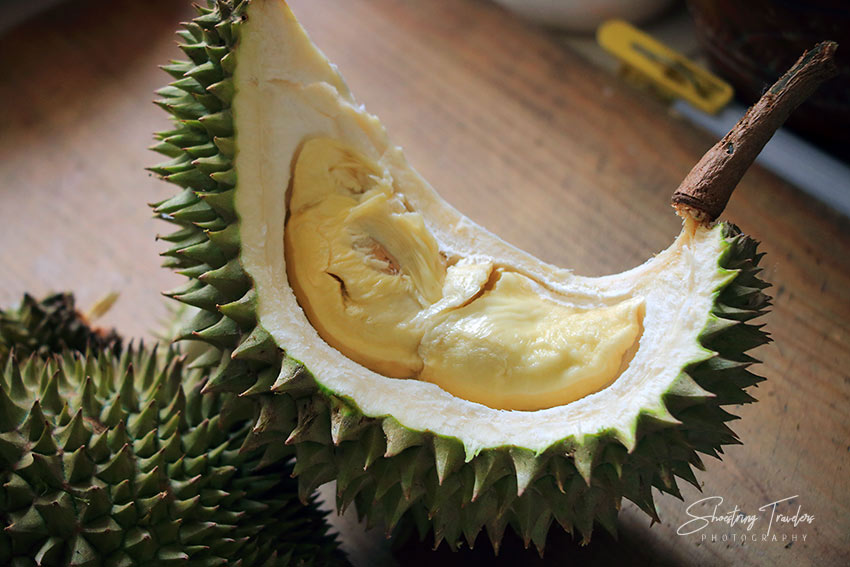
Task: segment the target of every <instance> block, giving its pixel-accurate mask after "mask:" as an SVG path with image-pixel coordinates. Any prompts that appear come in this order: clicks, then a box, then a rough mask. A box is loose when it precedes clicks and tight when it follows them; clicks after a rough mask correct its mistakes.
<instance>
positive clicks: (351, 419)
mask: <svg viewBox="0 0 850 567" xmlns="http://www.w3.org/2000/svg"><path fill="white" fill-rule="evenodd" d="M245 5H246V3H245V2H242V3H239V4H238V6H239V8H238V9H234V13H235V12H238V10H240V9H244V7H245ZM212 14H218V17H219V21H220V22H226V21H230V20H228V19H227V18H225V17H224V14H223V13H221V12H215V11H213V12H212ZM208 16H209V15H208ZM212 19H214V18H212ZM216 25H225V24H221V23H219V24H216ZM237 41H238V30H231V34H230V39H229V40H228V41H226V42H224V43H223V44H224V45H226V46H227V47H228V49H230V50H231V51H230V52H229V54H228V56H226V57H225V58H226V59H227V62H228V65H226V66H225V65H221V71H222V72H221V73H220V74H216V76H215V79H216V80H217V81H222V80H225V81H227V80H229V79H232V72H233V68H234V66H235V59H234V58H233V49H234V48H235V45H236V43H237ZM187 54H188V55H189V56H190V57H191V58H193V60H192V63H191V64H190V63H182V64H174V65H173V66H171V67H169V68H168V69H167V70H168V71H169V72H171V73H172V75H173V76H175V77H176V78H177V79H178V82H180V81H183V80H185V79H186V78H187V77H191V78H197V73H195V74H194V75H193V74H192V73H190V70H191V69H193V68H194V67H195V66H196V65H206V64H207V63H210V62H211V60H210V59H204V57H203V55H202V54H201V52H200V51H198V50H193V51H192V52H191V53H189V52H188V51H187ZM213 66H215V63H214V62H213ZM206 68H207V69H209V66H207V67H206ZM216 73H218V71H216ZM219 75H220V77H219ZM212 84H214V83H213V82H212V79H210V81H209V84H205V85H204V86H205V88H207V89H209V87H210V86H211V85H212ZM227 92H230V91H229V90H228V91H227ZM181 96H182V97H183V99H185V100H184V102H188V99H186V96H191V93H190V94H187V95H181ZM229 104H230V99H228V101H227V102H224V101H223V105H222V109H223V110H222V111H217V112H211V113H210V114H207V116H212V117H213V118H211V119H209V120H212V121H214V122H215V123H216V124H217V128H218V129H219V130H220V131H221V132H223V133H225V135H226V138H224V139H226V140H227V141H226V142H223V141H222V140H218V139H216V138H213V137H211V136H210V135H209V132H207V133H206V134H205V132H204V131H202V130H203V127H202V126H201V125H202V124H203V123H204V120H202V117H203V115H204V113H203V111H202V110H201V109H200V108H199V107H197V106H194V107H193V108H195V109H196V110H197V112H198V113H199V114H198V115H197V116H195V115H193V116H191V117H189V118H182V117H181V113H184V112H186V111H185V110H184V109H181V110H180V111H179V112H178V111H177V110H175V109H171V108H170V107H169V106H168V105H163V107H164V108H166V109H168V110H169V111H170V112H171V113H172V115H174V116H175V117H176V118H177V120H178V125H180V124H182V126H180V128H178V130H176V131H173V132H168V133H163V134H161V135H160V139H161V141H162V142H166V143H168V144H169V145H168V146H166V147H164V148H163V149H162V150H160V151H162V153H165V154H166V155H168V156H169V157H172V158H174V157H175V156H174V154H175V152H174V148H173V147H174V146H179V145H180V144H178V143H176V141H177V140H184V139H185V140H190V142H186V143H185V144H184V145H186V146H187V148H185V149H184V154H183V155H182V156H177V157H176V158H175V159H173V160H172V162H170V163H171V164H172V165H170V166H161V167H160V169H161V170H162V171H164V172H165V173H163V175H166V174H168V175H169V176H168V177H166V179H167V180H169V181H173V182H176V183H178V185H181V186H183V187H188V188H187V189H184V190H183V192H182V193H180V194H179V195H178V196H177V197H175V198H173V199H171V200H169V201H167V202H166V203H164V204H160V205H159V208H158V209H157V210H158V211H160V213H161V214H162V216H163V218H165V219H166V220H169V221H171V222H176V223H177V224H179V225H180V226H181V230H182V231H186V229H187V228H192V227H194V229H193V230H194V232H183V233H182V234H185V235H186V236H185V237H182V239H177V238H175V239H174V240H173V241H174V242H175V244H174V246H173V247H172V249H171V250H169V252H167V253H166V255H167V256H169V261H168V262H167V265H171V266H172V267H175V268H177V269H179V270H182V273H185V274H187V275H188V276H189V277H190V281H189V284H188V285H187V286H186V287H185V288H184V289H182V290H178V291H177V292H176V293H172V294H170V295H171V296H172V297H174V298H175V299H177V300H179V301H183V302H184V303H188V304H192V305H196V306H199V307H201V308H202V309H204V311H202V312H201V313H200V314H199V315H198V316H197V317H196V318H195V319H194V320H193V321H192V322H191V323H190V324H189V325H188V326H187V328H186V329H185V330H184V331H183V332H182V333H181V334H180V338H185V339H195V340H201V341H205V342H206V343H208V344H209V345H212V347H213V348H214V351H213V352H212V353H211V354H209V355H206V356H204V357H203V363H204V364H208V365H209V366H210V367H214V370H213V371H212V377H211V379H210V381H209V383H208V385H207V390H208V391H228V392H234V393H238V394H240V395H242V396H244V397H247V396H254V397H256V399H257V400H258V401H259V403H260V405H261V408H262V409H261V412H260V417H259V418H258V420H257V422H256V424H255V426H254V428H253V430H252V434H251V437H250V439H249V440H248V444H249V446H251V447H263V448H265V455H264V457H263V461H264V462H274V461H275V460H276V459H277V458H279V455H280V454H283V453H285V450H286V448H287V447H291V446H294V447H295V451H296V455H297V465H296V468H295V473H296V474H297V475H298V479H299V494H300V495H301V497H302V498H306V497H308V495H309V494H311V493H312V492H313V490H314V489H315V488H316V487H318V486H319V485H321V484H323V483H324V482H327V481H330V480H336V482H337V507H338V510H340V511H342V510H345V509H346V508H348V507H349V506H350V505H351V504H352V503H354V504H355V507H356V509H357V513H358V514H359V515H360V516H361V518H366V519H368V521H369V523H370V524H380V525H383V526H384V527H386V529H387V531H388V532H390V531H392V530H393V528H394V527H395V526H396V525H397V524H398V523H399V521H401V519H402V518H404V519H405V521H410V522H412V523H414V524H415V525H416V527H417V528H418V529H419V531H420V534H421V535H423V536H424V535H425V533H427V532H428V531H430V530H433V534H434V539H435V542H436V544H437V545H439V544H440V542H441V541H446V542H447V543H448V544H449V545H450V546H451V547H453V548H454V547H457V546H459V545H461V544H462V543H463V542H466V543H467V544H468V545H470V546H472V545H473V543H474V542H475V541H476V538H477V537H478V535H479V533H480V532H481V531H482V530H484V531H486V533H487V534H488V536H489V539H490V541H491V543H492V544H493V546H494V548H495V549H496V550H497V551H498V546H499V543H500V541H501V538H502V534H503V533H504V530H505V529H506V527H507V526H508V525H510V526H512V528H513V529H514V530H515V531H516V532H517V533H518V534H519V535H520V536H521V537H522V538H523V539H524V541H525V543H526V545H530V544H534V545H535V546H536V547H537V548H538V549H539V550H540V551H541V552H542V550H543V546H544V543H545V539H546V534H547V532H548V530H549V527H550V525H551V524H552V523H553V522H555V523H558V524H560V525H561V526H562V527H563V529H565V530H566V531H568V532H570V533H573V534H574V535H575V536H576V537H578V538H580V539H581V540H582V541H583V542H587V541H589V540H590V537H591V533H592V530H593V528H594V526H595V525H601V526H602V527H603V528H604V529H606V530H608V531H610V532H612V533H614V532H615V531H616V518H617V512H618V510H619V508H620V503H621V501H622V499H623V498H628V499H629V500H632V501H633V502H635V503H636V504H637V505H638V506H639V507H640V508H641V509H642V510H644V511H645V512H646V513H647V514H648V515H649V516H650V517H651V518H652V519H653V520H657V519H658V514H657V511H656V508H655V503H654V500H653V488H655V489H657V490H658V491H661V492H663V493H668V494H673V495H674V496H678V497H680V495H679V490H678V486H677V482H676V477H678V478H681V479H684V480H686V481H687V482H689V483H691V484H694V485H695V486H697V487H699V485H698V483H697V481H696V478H695V476H694V473H693V467H696V468H698V469H702V468H703V464H702V461H701V458H700V456H699V455H700V454H704V455H712V456H719V454H721V453H722V447H723V445H727V444H732V443H737V442H738V440H737V437H736V436H735V434H734V433H733V432H732V430H731V429H729V428H728V426H727V425H726V423H727V422H728V421H730V420H732V419H734V416H733V415H732V414H730V413H728V412H726V411H725V410H724V409H723V406H727V405H734V404H741V403H748V402H750V401H753V398H752V397H751V396H750V395H749V394H747V392H746V389H747V388H749V387H750V386H754V385H755V384H756V383H758V382H759V381H761V380H762V378H761V377H759V376H756V375H754V374H752V373H751V372H750V371H749V369H748V368H749V366H750V365H751V364H752V363H754V362H756V361H755V359H753V358H751V357H749V356H748V355H746V354H745V352H746V351H747V350H749V349H750V348H754V347H756V346H758V345H760V344H764V343H765V342H767V341H768V340H769V339H768V338H767V335H766V334H765V333H764V332H763V331H762V329H761V327H759V326H755V325H752V324H751V323H750V321H751V320H752V319H754V318H756V317H758V316H759V315H761V314H763V313H764V312H765V310H766V309H767V307H768V306H769V305H770V302H769V298H768V297H767V296H766V295H765V294H764V293H763V292H762V290H763V289H764V288H765V287H767V284H765V283H764V282H763V281H761V280H760V279H759V278H758V273H759V268H758V267H757V265H758V261H759V259H760V257H761V255H760V254H758V253H757V251H756V242H755V241H754V240H752V239H750V238H748V237H746V236H744V235H741V234H740V233H739V231H738V230H737V228H735V227H733V226H731V225H724V226H723V227H722V230H723V237H724V243H725V244H724V245H725V250H724V252H723V254H722V255H721V257H720V258H719V264H718V269H719V270H721V271H724V272H725V273H726V274H727V276H728V277H727V278H726V281H725V282H724V284H723V285H722V286H720V287H719V288H718V290H717V291H716V292H715V298H714V306H713V310H712V313H711V315H710V317H709V320H708V321H707V322H706V326H705V328H704V330H703V332H702V333H701V335H700V338H699V340H700V343H701V345H702V347H703V348H704V356H703V357H702V358H701V359H700V360H697V361H694V362H693V363H692V364H690V365H688V366H686V367H685V368H684V369H683V370H682V372H681V374H680V376H679V377H678V378H677V379H676V380H675V382H674V383H673V384H672V385H671V386H670V388H669V390H668V391H667V392H666V393H665V394H664V395H663V397H662V399H661V400H659V402H658V405H657V407H654V408H646V410H645V411H644V412H642V413H641V414H640V415H639V416H638V417H637V419H636V420H635V421H634V423H633V425H632V427H631V428H630V429H629V430H627V431H621V430H609V431H601V432H598V433H597V434H594V435H587V436H585V437H583V438H581V439H576V438H573V437H570V438H567V439H564V440H561V441H560V442H557V443H555V444H553V445H552V446H550V447H549V448H547V449H546V450H545V451H542V452H540V453H534V452H531V451H528V450H527V449H524V448H521V447H498V448H490V449H485V450H483V451H480V452H479V453H477V454H476V453H468V452H467V451H466V449H465V448H464V446H463V444H462V443H461V442H460V441H459V440H457V439H454V438H447V437H441V436H437V435H434V434H433V433H431V432H427V431H425V432H421V431H413V430H409V429H407V428H405V427H403V426H402V425H401V424H399V423H398V421H396V420H395V419H394V418H393V417H392V416H384V417H367V416H364V415H363V413H362V412H361V411H360V410H359V409H358V408H357V406H356V404H355V403H354V401H353V400H350V399H345V398H342V397H339V396H337V395H335V393H334V392H332V391H330V390H327V389H326V388H324V387H323V386H321V385H320V384H319V383H318V382H317V381H316V380H315V378H314V377H313V376H312V375H311V374H310V372H309V370H308V369H307V368H306V367H305V366H304V365H303V364H302V363H300V362H299V361H298V360H296V359H294V358H292V357H290V356H288V355H287V354H285V352H284V351H282V350H281V349H280V348H279V347H278V346H277V345H276V344H275V342H274V340H273V339H272V337H271V336H270V335H269V333H268V332H266V331H265V329H263V327H262V326H261V325H259V324H258V322H257V318H256V315H255V313H256V309H255V302H256V298H255V291H254V290H253V285H252V282H251V280H250V278H249V277H248V276H247V274H246V273H245V272H244V270H243V269H242V266H241V264H240V260H239V253H238V240H236V239H232V238H227V239H225V238H223V237H222V238H219V239H218V241H219V242H215V240H216V239H215V238H214V237H213V236H212V232H205V229H204V227H205V226H215V227H216V228H217V230H219V231H221V232H228V231H230V229H231V227H234V226H236V224H235V223H236V214H235V211H234V209H233V192H234V189H233V187H234V186H236V187H238V183H237V182H236V180H235V179H234V178H233V176H232V173H231V172H232V171H233V167H232V164H231V163H229V162H228V163H225V162H226V160H227V159H229V158H230V157H232V155H233V143H232V139H231V136H232V130H233V127H232V123H231V124H230V125H229V127H228V125H227V124H222V123H221V121H222V120H223V119H226V118H228V117H229V112H228V111H229ZM187 108H188V107H187ZM223 112H224V113H223ZM181 128H182V129H181ZM205 136H206V137H205ZM209 142H213V145H214V146H215V147H216V148H217V149H218V152H219V153H218V154H215V158H214V159H207V160H206V161H199V158H197V157H194V156H192V155H189V154H190V153H191V152H190V151H189V149H188V146H189V144H191V145H193V146H196V147H203V148H204V151H205V152H206V151H210V152H211V151H213V150H212V149H211V148H210V146H209ZM207 158H209V156H207ZM214 169H215V170H217V171H226V172H228V174H227V179H228V183H223V182H221V181H216V185H215V187H214V188H212V189H210V181H209V179H213V177H212V176H214V175H215V173H211V172H212V171H213V170H214ZM177 173H180V174H182V176H181V177H180V178H177V179H174V178H172V177H170V176H173V175H175V174H177ZM201 178H203V182H198V183H197V184H194V183H195V182H196V181H197V180H199V179H201ZM194 219H202V220H194ZM221 227H227V228H221ZM229 234H230V235H234V234H235V231H232V232H229ZM222 242H227V244H226V245H222V244H221V243H222ZM210 288H212V289H210ZM281 439H286V441H285V443H281V442H280V440H281Z"/></svg>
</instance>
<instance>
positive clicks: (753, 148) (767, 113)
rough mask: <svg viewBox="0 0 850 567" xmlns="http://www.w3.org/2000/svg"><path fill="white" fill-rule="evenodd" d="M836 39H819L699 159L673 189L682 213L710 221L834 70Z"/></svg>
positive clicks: (675, 201) (678, 207)
mask: <svg viewBox="0 0 850 567" xmlns="http://www.w3.org/2000/svg"><path fill="white" fill-rule="evenodd" d="M837 48H838V44H837V43H835V42H834V41H824V42H821V43H819V44H817V45H816V46H815V47H814V48H813V49H811V50H810V51H807V52H806V53H804V54H803V55H802V57H800V58H799V59H798V60H797V62H796V63H795V64H794V65H793V66H792V67H791V68H790V69H789V70H788V71H787V72H786V73H785V74H784V75H782V77H780V78H779V80H778V81H776V83H775V84H774V85H773V86H772V87H770V89H768V90H767V92H765V93H764V94H763V95H762V97H761V98H760V99H759V100H758V102H756V103H755V104H754V105H753V106H752V107H750V109H749V110H748V111H747V113H746V114H745V115H744V117H743V118H741V120H739V121H738V123H737V124H735V126H734V127H733V128H732V130H730V131H729V133H728V134H726V136H724V137H723V139H721V140H720V141H719V142H717V144H715V145H714V147H712V148H711V149H710V150H708V152H706V154H705V155H704V156H702V159H701V160H699V163H697V164H696V166H694V168H693V169H692V170H691V172H690V173H689V174H688V175H687V177H685V179H684V181H682V183H681V184H680V185H679V188H678V189H676V192H675V193H673V207H674V208H675V209H676V212H677V213H678V214H679V215H681V216H692V217H694V218H695V219H696V220H698V221H701V222H711V221H713V220H714V219H716V218H717V217H718V216H720V213H722V212H723V209H724V208H725V207H726V203H727V202H729V197H730V196H731V195H732V191H733V190H734V189H735V186H736V185H738V182H739V181H740V180H741V177H743V176H744V173H745V172H746V171H747V168H749V167H750V165H752V163H753V161H755V159H756V156H758V154H759V152H761V150H762V148H763V147H764V145H765V144H766V143H767V142H768V140H770V138H771V136H773V133H774V132H776V130H778V129H779V127H780V126H782V124H783V123H784V122H785V120H787V119H788V117H789V116H790V115H791V113H792V112H793V111H794V109H796V108H797V107H798V106H799V105H800V103H802V102H803V101H804V100H806V99H807V98H808V97H809V96H810V95H811V94H812V93H813V92H815V90H816V89H817V88H818V86H820V84H821V83H822V82H824V81H825V80H827V79H829V78H830V77H833V76H834V75H835V74H836V73H837V69H836V66H835V62H834V60H833V57H834V54H835V50H836V49H837Z"/></svg>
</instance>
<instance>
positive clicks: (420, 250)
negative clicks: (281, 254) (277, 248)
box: [285, 138, 642, 410]
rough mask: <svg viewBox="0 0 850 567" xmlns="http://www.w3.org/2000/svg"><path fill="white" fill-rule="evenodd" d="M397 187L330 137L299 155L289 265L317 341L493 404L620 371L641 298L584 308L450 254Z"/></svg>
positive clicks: (508, 405) (604, 381) (554, 401)
mask: <svg viewBox="0 0 850 567" xmlns="http://www.w3.org/2000/svg"><path fill="white" fill-rule="evenodd" d="M400 189H403V188H400V187H395V186H394V183H393V179H392V177H391V176H390V174H389V172H388V171H386V170H384V169H382V168H381V167H380V166H379V165H378V164H377V163H375V162H372V161H371V160H369V159H368V158H366V157H365V156H363V155H361V154H359V153H358V152H357V151H354V150H352V149H350V148H347V147H345V146H343V145H341V144H340V143H339V142H337V141H336V140H333V139H330V138H314V139H311V140H309V141H307V142H305V143H304V145H303V147H302V148H301V150H300V151H299V153H298V157H297V158H296V159H295V167H294V172H293V177H292V189H291V196H290V204H289V211H290V218H289V220H288V222H287V225H286V230H285V256H286V258H287V259H288V260H287V262H286V266H287V271H288V277H289V282H290V284H291V285H292V287H293V289H294V290H295V293H296V296H297V298H298V300H299V302H300V304H301V306H302V307H303V308H304V311H305V312H306V314H307V316H308V318H309V320H310V322H311V324H312V325H313V327H315V328H316V330H317V331H318V332H319V334H320V335H321V336H322V338H324V339H325V340H326V341H327V342H328V343H329V344H331V345H332V346H334V347H336V348H337V349H338V350H340V352H342V353H344V354H345V355H346V356H347V357H349V358H351V359H352V360H354V361H355V362H359V363H361V364H363V365H364V366H366V367H367V368H369V369H371V370H374V371H376V372H378V373H380V374H384V375H386V376H392V377H398V378H421V379H423V380H426V381H428V382H433V383H435V384H437V385H439V386H441V387H442V388H443V389H444V390H446V391H447V392H449V393H451V394H454V395H456V396H459V397H461V398H464V399H467V400H470V401H474V402H479V403H482V404H484V405H486V406H489V407H493V408H501V409H522V410H537V409H542V408H545V407H552V406H556V405H563V404H566V403H569V402H571V401H574V400H575V399H577V398H579V397H582V396H584V395H586V394H590V393H593V392H595V391H597V390H599V389H601V388H602V387H604V386H607V385H608V384H609V383H610V382H611V381H612V380H613V378H615V377H616V375H617V374H618V371H619V369H620V367H621V366H622V365H623V363H624V362H626V361H625V360H624V357H625V354H626V352H627V351H628V350H630V349H631V348H632V345H634V344H635V341H636V339H637V337H638V334H639V330H640V315H641V307H642V300H641V299H640V298H633V299H630V300H628V301H624V302H622V303H619V304H615V305H612V306H608V307H602V308H597V309H584V310H581V309H577V308H575V307H573V306H571V305H569V304H568V303H567V301H568V300H569V298H567V297H561V296H559V295H558V294H553V293H550V292H548V290H546V288H545V287H543V286H541V285H540V284H538V283H537V282H535V281H534V280H532V279H531V278H529V277H527V276H524V275H522V274H520V273H517V272H515V271H512V270H510V269H509V268H506V267H502V266H497V265H496V264H495V263H494V262H493V261H492V260H490V259H488V258H486V257H481V258H477V259H472V260H469V259H468V258H447V257H446V256H445V255H444V254H442V253H441V252H440V248H439V244H438V243H437V241H436V240H435V238H434V236H433V235H432V234H431V232H430V230H429V229H428V228H427V227H426V226H425V223H424V220H423V218H422V215H420V214H419V213H417V212H415V211H411V210H410V207H409V205H407V204H406V203H405V201H404V195H403V193H401V192H400V191H399V190H400Z"/></svg>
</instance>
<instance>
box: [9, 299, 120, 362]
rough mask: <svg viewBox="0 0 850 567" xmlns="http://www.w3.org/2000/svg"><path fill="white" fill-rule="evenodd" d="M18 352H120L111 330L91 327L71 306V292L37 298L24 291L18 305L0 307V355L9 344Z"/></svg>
mask: <svg viewBox="0 0 850 567" xmlns="http://www.w3.org/2000/svg"><path fill="white" fill-rule="evenodd" d="M13 347H14V348H15V351H16V352H17V353H18V356H24V357H26V356H29V355H30V354H32V353H36V354H38V355H39V356H47V355H49V354H53V353H59V352H62V350H63V349H66V348H68V349H72V350H76V351H79V352H84V351H85V350H86V348H87V347H91V348H92V349H94V350H111V351H114V352H115V353H120V352H121V337H119V336H118V334H117V333H116V332H115V330H114V329H113V330H105V329H99V328H93V327H92V326H91V325H90V324H89V322H88V321H87V320H86V318H85V317H84V316H83V315H81V314H80V313H79V312H78V311H77V310H76V308H75V306H74V296H73V295H71V294H69V293H55V294H52V295H49V296H47V297H45V298H44V299H42V300H40V301H39V300H37V299H35V298H34V297H32V296H31V295H29V294H25V295H24V297H23V299H22V300H21V303H20V305H18V306H17V307H14V308H10V309H7V310H5V311H0V358H3V357H5V356H8V354H9V351H10V350H11V349H12V348H13Z"/></svg>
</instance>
